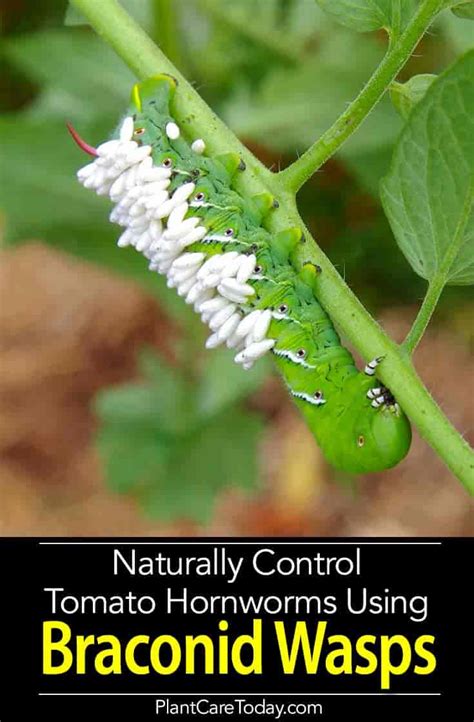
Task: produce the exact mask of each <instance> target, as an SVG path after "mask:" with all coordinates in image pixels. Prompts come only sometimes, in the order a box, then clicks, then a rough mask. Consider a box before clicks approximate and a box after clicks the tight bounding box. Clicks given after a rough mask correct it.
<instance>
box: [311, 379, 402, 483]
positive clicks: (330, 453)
mask: <svg viewBox="0 0 474 722" xmlns="http://www.w3.org/2000/svg"><path fill="white" fill-rule="evenodd" d="M371 386H373V380H370V379H367V378H365V377H364V376H363V375H362V374H356V375H354V376H352V377H350V378H349V379H348V380H347V382H346V383H345V384H344V386H343V389H342V390H341V391H340V392H339V394H337V395H335V396H334V397H333V398H331V396H329V393H328V398H327V401H328V403H327V404H326V406H325V408H324V409H315V411H313V412H312V414H311V416H312V422H313V423H312V428H313V430H314V432H315V434H316V436H317V438H318V439H319V440H320V443H321V447H322V449H323V451H324V453H325V455H326V457H327V459H328V460H329V461H330V462H331V463H332V464H333V465H334V466H335V467H337V468H338V469H341V470H342V471H346V472H349V473H353V474H364V473H367V472H374V471H382V470H384V469H390V468H391V467H392V466H395V465H396V464H398V462H399V461H401V460H402V459H403V458H404V457H405V456H406V454H407V453H408V450H409V448H410V444H411V427H410V424H409V421H408V419H407V417H406V416H405V414H404V413H403V411H402V410H401V409H400V407H399V406H398V404H396V403H395V402H394V403H388V404H384V405H382V406H380V407H379V408H373V407H372V406H371V403H370V400H369V399H367V391H368V389H369V388H370V387H371ZM332 393H333V394H334V391H333V392H332ZM337 397H338V398H337ZM318 411H321V412H322V414H325V415H331V417H332V419H333V421H332V423H327V422H326V420H325V423H323V424H321V423H318V419H317V415H318V414H317V412H318ZM327 421H330V420H329V419H328V420H327Z"/></svg>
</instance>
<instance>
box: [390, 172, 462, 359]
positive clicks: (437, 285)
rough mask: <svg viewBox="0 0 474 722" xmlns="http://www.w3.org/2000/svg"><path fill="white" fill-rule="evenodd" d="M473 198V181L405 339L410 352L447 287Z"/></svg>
mask: <svg viewBox="0 0 474 722" xmlns="http://www.w3.org/2000/svg"><path fill="white" fill-rule="evenodd" d="M473 199H474V187H473V183H471V185H470V187H469V188H468V190H467V193H466V198H465V200H464V206H463V210H462V213H461V216H460V218H459V222H458V225H457V228H456V233H455V234H454V238H453V242H452V243H451V245H450V246H449V248H448V250H447V252H446V254H445V256H444V258H443V260H442V262H441V264H440V266H439V268H438V270H437V272H436V273H435V275H434V276H433V278H432V279H431V281H430V283H429V286H428V291H427V292H426V296H425V298H424V300H423V303H422V305H421V308H420V310H419V312H418V315H417V317H416V319H415V322H414V324H413V326H412V327H411V329H410V331H409V333H408V335H407V337H406V339H405V341H404V342H403V348H404V349H405V351H407V352H408V353H413V351H414V350H415V348H416V347H417V345H418V343H419V342H420V340H421V338H422V336H423V334H424V332H425V330H426V327H427V326H428V324H429V322H430V319H431V316H432V315H433V313H434V310H435V308H436V306H437V304H438V301H439V297H440V296H441V294H442V292H443V288H444V287H445V285H446V282H447V280H448V278H449V271H450V270H451V266H452V265H453V263H454V260H455V259H456V256H457V255H458V252H459V249H460V248H461V246H462V244H463V243H464V240H465V238H464V231H465V230H466V226H467V224H468V221H469V217H470V215H471V210H472V204H473Z"/></svg>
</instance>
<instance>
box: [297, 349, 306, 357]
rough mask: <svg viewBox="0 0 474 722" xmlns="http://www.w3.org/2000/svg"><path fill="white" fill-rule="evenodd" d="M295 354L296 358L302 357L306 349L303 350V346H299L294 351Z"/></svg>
mask: <svg viewBox="0 0 474 722" xmlns="http://www.w3.org/2000/svg"><path fill="white" fill-rule="evenodd" d="M296 355H297V356H298V358H304V357H305V356H306V351H305V350H304V348H299V349H298V351H297V352H296Z"/></svg>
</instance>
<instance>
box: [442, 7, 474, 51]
mask: <svg viewBox="0 0 474 722" xmlns="http://www.w3.org/2000/svg"><path fill="white" fill-rule="evenodd" d="M438 24H439V26H440V27H441V30H442V32H443V34H444V35H445V37H446V39H447V40H448V42H449V43H450V45H451V46H452V48H453V50H454V51H455V52H456V53H465V52H466V51H468V50H471V48H472V47H473V46H474V36H473V33H472V25H471V24H470V23H465V22H464V20H463V19H462V18H459V17H456V15H454V14H453V13H451V12H445V13H442V14H441V15H440V17H439V19H438Z"/></svg>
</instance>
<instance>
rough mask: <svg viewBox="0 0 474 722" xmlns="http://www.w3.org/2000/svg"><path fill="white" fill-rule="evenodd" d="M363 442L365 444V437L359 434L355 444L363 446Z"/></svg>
mask: <svg viewBox="0 0 474 722" xmlns="http://www.w3.org/2000/svg"><path fill="white" fill-rule="evenodd" d="M364 444H365V438H364V436H362V434H361V435H360V436H359V438H358V439H357V446H364Z"/></svg>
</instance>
